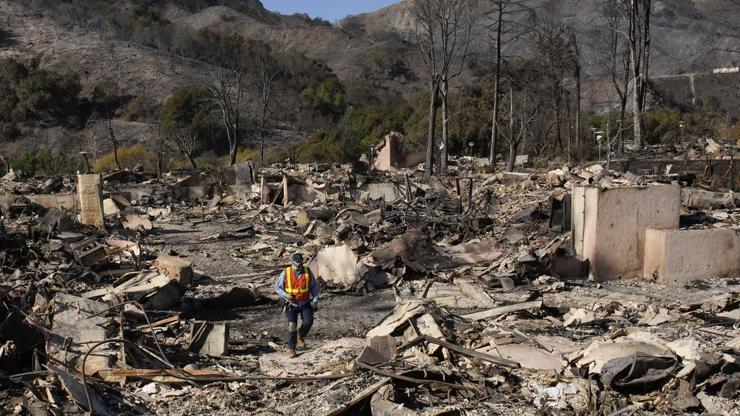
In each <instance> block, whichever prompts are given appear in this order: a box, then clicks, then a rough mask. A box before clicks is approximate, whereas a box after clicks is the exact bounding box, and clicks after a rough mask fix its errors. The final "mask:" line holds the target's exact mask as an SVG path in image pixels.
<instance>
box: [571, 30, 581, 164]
mask: <svg viewBox="0 0 740 416" xmlns="http://www.w3.org/2000/svg"><path fill="white" fill-rule="evenodd" d="M569 32H570V47H571V48H572V50H573V55H572V56H573V66H572V68H573V78H574V79H575V81H576V108H575V111H574V113H575V128H574V130H575V142H576V148H580V146H581V47H580V44H579V43H578V35H577V33H576V30H575V29H574V28H570V29H569ZM568 124H570V123H568ZM571 154H572V150H571V146H570V136H569V138H568V160H569V161H570V156H571Z"/></svg>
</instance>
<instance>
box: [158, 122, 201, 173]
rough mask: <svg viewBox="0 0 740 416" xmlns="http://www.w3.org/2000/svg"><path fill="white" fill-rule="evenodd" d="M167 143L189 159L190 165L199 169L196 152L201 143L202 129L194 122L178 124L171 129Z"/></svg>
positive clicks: (166, 137) (167, 136)
mask: <svg viewBox="0 0 740 416" xmlns="http://www.w3.org/2000/svg"><path fill="white" fill-rule="evenodd" d="M164 139H165V141H166V142H167V144H169V145H170V146H172V148H174V149H175V150H176V151H178V152H180V154H181V155H182V156H183V157H184V158H185V159H186V160H187V161H188V163H189V164H190V167H191V168H193V169H198V165H197V164H196V162H195V152H196V151H197V150H198V146H199V144H200V130H199V129H198V128H197V127H196V126H194V125H193V124H188V125H184V126H178V127H177V128H173V129H171V130H170V131H169V132H168V134H167V135H166V136H165V138H164Z"/></svg>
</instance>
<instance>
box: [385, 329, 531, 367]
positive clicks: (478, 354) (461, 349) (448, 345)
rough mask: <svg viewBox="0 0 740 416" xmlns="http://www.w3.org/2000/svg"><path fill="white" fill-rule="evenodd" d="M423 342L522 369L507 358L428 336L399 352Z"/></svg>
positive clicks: (414, 341) (417, 339)
mask: <svg viewBox="0 0 740 416" xmlns="http://www.w3.org/2000/svg"><path fill="white" fill-rule="evenodd" d="M422 341H426V342H429V343H432V344H437V345H439V346H441V347H444V348H447V349H449V350H451V351H455V352H457V353H459V354H463V355H467V356H468V357H472V358H478V359H480V360H483V361H489V362H492V363H495V364H498V365H501V366H504V367H511V368H519V367H521V366H520V365H519V363H518V362H516V361H512V360H507V359H506V358H500V357H495V356H493V355H490V354H486V353H483V352H478V351H475V350H471V349H469V348H465V347H461V346H459V345H456V344H453V343H451V342H447V341H444V340H441V339H438V338H434V337H430V336H428V335H419V336H418V337H416V338H414V339H412V340H411V341H409V342H407V343H406V344H404V345H402V346H400V347H399V348H398V352H401V351H403V350H405V349H407V348H411V347H413V346H414V345H416V344H418V343H420V342H422Z"/></svg>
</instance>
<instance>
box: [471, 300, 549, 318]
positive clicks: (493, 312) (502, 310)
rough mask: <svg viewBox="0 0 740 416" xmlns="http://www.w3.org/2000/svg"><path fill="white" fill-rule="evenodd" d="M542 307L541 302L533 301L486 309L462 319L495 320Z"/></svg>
mask: <svg viewBox="0 0 740 416" xmlns="http://www.w3.org/2000/svg"><path fill="white" fill-rule="evenodd" d="M541 307H542V301H541V300H533V301H531V302H523V303H517V304H514V305H506V306H501V307H498V308H493V309H488V310H485V311H481V312H475V313H471V314H468V315H463V316H462V317H463V318H465V319H468V320H470V321H481V320H483V319H488V318H495V317H497V316H501V315H506V314H507V313H512V312H519V311H525V310H528V309H540V308H541Z"/></svg>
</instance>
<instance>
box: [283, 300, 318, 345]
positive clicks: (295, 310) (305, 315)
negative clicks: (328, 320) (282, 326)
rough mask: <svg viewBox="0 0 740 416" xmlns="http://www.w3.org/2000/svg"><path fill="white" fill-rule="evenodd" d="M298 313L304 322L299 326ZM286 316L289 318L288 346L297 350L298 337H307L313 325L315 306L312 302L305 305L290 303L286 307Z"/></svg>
mask: <svg viewBox="0 0 740 416" xmlns="http://www.w3.org/2000/svg"><path fill="white" fill-rule="evenodd" d="M298 315H301V321H302V322H303V323H302V324H301V326H300V328H298ZM285 317H286V318H288V348H290V349H291V350H294V351H295V346H296V342H297V337H298V336H300V337H301V338H305V337H306V336H307V335H308V331H310V330H311V325H313V308H312V307H311V304H310V303H307V304H305V305H303V306H300V307H298V306H293V305H290V304H289V305H288V306H287V307H286V308H285Z"/></svg>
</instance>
